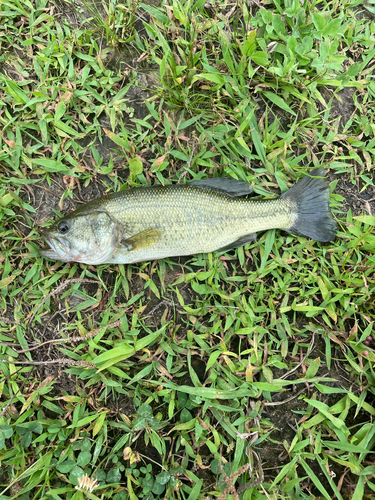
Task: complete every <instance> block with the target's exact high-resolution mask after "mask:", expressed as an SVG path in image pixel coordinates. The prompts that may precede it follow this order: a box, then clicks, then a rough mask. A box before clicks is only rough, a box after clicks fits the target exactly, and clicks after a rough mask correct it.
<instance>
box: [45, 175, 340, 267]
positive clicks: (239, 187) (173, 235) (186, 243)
mask: <svg viewBox="0 0 375 500" xmlns="http://www.w3.org/2000/svg"><path fill="white" fill-rule="evenodd" d="M313 175H314V176H316V175H320V171H319V172H318V171H314V172H313ZM293 191H294V192H293ZM250 192H251V188H250V186H249V185H248V184H247V183H244V182H242V181H236V180H234V179H228V178H215V179H207V180H205V181H198V182H195V183H194V182H193V183H188V184H178V185H168V186H153V187H143V188H134V189H131V190H128V191H122V192H119V193H114V194H111V195H108V196H104V197H102V198H100V199H98V200H94V201H92V202H90V203H88V204H87V205H84V206H82V207H80V208H79V209H78V210H76V211H75V212H72V213H71V214H69V215H68V216H66V217H64V218H62V219H60V220H59V221H57V222H56V223H55V224H54V225H53V226H52V228H50V229H49V230H48V232H47V233H46V239H47V241H48V242H49V244H50V246H51V250H46V251H43V252H42V255H44V256H45V257H47V258H52V259H59V260H63V261H77V262H84V263H87V264H102V263H122V264H128V263H132V262H138V261H143V260H153V259H161V258H165V257H173V256H180V255H191V254H196V253H208V252H214V251H216V250H224V249H230V248H236V247H238V246H241V245H244V244H245V243H247V242H249V241H251V240H252V239H254V238H255V236H256V234H255V233H256V232H257V231H262V230H266V229H271V228H279V229H284V230H286V231H290V232H294V233H297V234H305V235H307V236H312V237H313V238H315V239H320V240H321V241H327V240H329V239H332V238H333V237H334V228H335V226H334V222H333V220H332V218H331V215H330V213H329V209H328V196H329V190H328V186H327V184H326V183H325V180H324V179H316V178H315V179H314V178H310V177H305V178H304V179H303V180H302V181H300V182H299V183H297V184H296V185H295V186H293V187H292V188H291V189H290V190H289V191H287V192H286V193H284V194H283V195H282V196H281V197H280V198H279V199H275V200H260V201H255V200H252V199H251V198H250V197H249V196H247V195H248V194H249V193H250ZM327 193H328V194H327ZM306 196H307V198H306ZM306 199H307V219H308V220H307V221H306V220H305V219H306V215H304V211H303V206H304V200H306ZM305 204H306V203H305ZM306 223H308V225H310V228H309V229H308V230H306V227H305V226H306ZM309 233H311V234H309Z"/></svg>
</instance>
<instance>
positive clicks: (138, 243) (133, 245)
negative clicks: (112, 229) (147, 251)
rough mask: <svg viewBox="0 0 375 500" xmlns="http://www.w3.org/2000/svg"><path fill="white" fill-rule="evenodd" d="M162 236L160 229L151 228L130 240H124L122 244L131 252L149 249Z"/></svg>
mask: <svg viewBox="0 0 375 500" xmlns="http://www.w3.org/2000/svg"><path fill="white" fill-rule="evenodd" d="M160 236H161V231H160V229H158V228H156V227H149V228H147V229H145V230H144V231H141V232H140V233H138V234H135V235H134V236H131V237H130V238H126V239H122V240H121V241H120V244H121V245H122V246H123V247H125V248H126V249H127V250H129V252H132V251H133V250H139V249H141V248H148V247H151V246H152V245H154V244H155V243H156V242H157V241H158V239H159V237H160Z"/></svg>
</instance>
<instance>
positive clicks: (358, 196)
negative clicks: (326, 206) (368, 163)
mask: <svg viewBox="0 0 375 500" xmlns="http://www.w3.org/2000/svg"><path fill="white" fill-rule="evenodd" d="M371 176H372V180H373V182H374V184H375V174H374V173H372V174H371V172H370V173H369V177H371ZM333 178H334V176H333V175H331V176H330V179H333ZM335 193H337V194H340V195H341V196H342V197H343V198H344V201H343V202H342V212H343V213H344V214H346V213H347V212H348V210H349V209H351V211H352V214H353V215H355V216H356V215H361V214H366V215H375V186H367V187H364V185H363V182H362V180H360V179H359V178H357V180H356V183H355V184H353V183H352V182H351V181H350V180H346V179H344V178H342V177H341V176H340V178H339V181H338V183H337V185H336V188H335Z"/></svg>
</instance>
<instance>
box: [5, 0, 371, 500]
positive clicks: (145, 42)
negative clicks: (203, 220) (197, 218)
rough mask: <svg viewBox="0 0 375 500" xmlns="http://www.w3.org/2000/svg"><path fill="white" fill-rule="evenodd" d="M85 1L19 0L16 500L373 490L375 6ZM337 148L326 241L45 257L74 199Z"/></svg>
mask: <svg viewBox="0 0 375 500" xmlns="http://www.w3.org/2000/svg"><path fill="white" fill-rule="evenodd" d="M262 5H263V4H262ZM73 6H74V4H72V3H66V4H63V6H62V7H61V6H60V8H58V6H54V4H53V3H52V2H50V1H48V0H35V1H31V0H22V1H21V0H2V2H1V3H0V228H1V229H0V230H1V236H2V237H1V255H0V273H1V274H0V316H1V318H0V353H1V354H0V500H5V499H10V498H12V499H13V498H14V499H16V498H17V499H19V500H28V499H35V500H36V499H38V500H39V499H46V500H47V499H51V500H60V499H63V498H64V499H65V498H66V499H72V500H81V499H83V498H89V499H92V500H94V499H98V498H100V499H105V498H111V499H113V500H128V499H129V500H135V499H137V498H140V499H150V500H151V499H153V498H166V499H183V500H203V499H204V498H220V500H224V498H229V499H230V498H233V499H234V498H238V495H240V497H242V498H244V500H251V499H257V500H258V499H264V500H266V499H272V500H274V499H275V500H276V499H277V500H279V499H280V500H281V499H282V500H292V499H305V498H306V499H310V498H317V499H331V498H337V499H338V500H341V499H354V500H361V499H362V498H372V497H373V495H374V491H375V481H374V477H375V467H374V465H373V464H374V459H373V451H372V450H373V448H374V442H375V427H374V425H373V421H374V416H375V410H374V394H375V388H374V378H375V375H374V366H375V364H374V361H375V353H374V349H373V348H374V341H373V340H372V341H371V342H368V341H367V340H366V339H367V338H368V337H372V339H374V335H375V333H374V321H375V278H374V276H375V255H374V249H375V232H374V226H375V214H374V211H373V208H372V207H374V202H373V200H372V199H371V196H373V195H374V192H375V191H374V189H375V188H374V185H375V184H374V183H375V176H374V168H373V162H374V150H375V149H374V145H375V137H374V130H375V129H374V106H373V102H374V97H375V83H374V81H373V73H374V56H375V39H374V35H373V33H374V31H375V28H374V21H373V13H374V12H373V11H374V8H373V6H372V4H368V5H367V6H365V5H362V4H361V3H360V2H350V1H349V2H345V3H344V2H333V1H324V2H320V3H318V2H304V3H303V2H298V1H294V0H293V1H285V2H281V3H279V2H278V1H276V0H272V1H269V2H267V3H265V4H264V5H263V6H262V7H259V6H258V4H257V3H254V4H251V7H249V5H248V3H246V2H243V1H239V2H237V3H230V2H226V1H223V2H217V3H214V2H212V3H206V2H204V1H203V0H198V1H196V2H193V1H187V2H179V1H178V0H173V1H172V2H171V3H168V4H165V5H164V4H163V5H161V6H160V7H155V6H149V5H146V4H136V3H134V2H126V3H119V2H118V3H116V2H115V1H114V0H112V1H110V2H109V3H106V4H103V5H96V6H93V5H92V4H91V3H90V2H89V1H88V0H85V2H84V4H83V5H80V6H79V7H77V8H76V9H77V10H76V11H74V9H73ZM320 165H323V166H325V168H326V170H329V172H330V179H331V180H332V184H331V185H332V191H333V190H334V189H335V190H336V192H334V191H333V193H332V198H331V200H332V210H333V213H334V215H335V217H336V219H337V221H338V233H337V239H336V240H335V241H334V242H331V243H329V244H324V245H322V244H319V243H317V242H313V241H309V240H306V239H305V238H303V237H294V236H291V235H287V234H285V233H282V232H280V231H269V232H267V233H262V234H259V235H258V239H257V240H256V241H254V242H253V243H251V244H249V245H247V246H246V247H244V248H239V249H237V250H235V251H231V252H229V253H223V252H221V253H216V254H212V255H211V254H210V255H204V256H202V255H196V256H192V257H189V258H183V259H178V258H175V259H165V260H163V261H158V262H144V263H140V264H137V265H128V266H123V265H119V266H98V267H93V266H85V265H79V264H74V263H70V264H62V263H53V262H51V261H44V260H43V259H42V258H41V257H40V256H39V255H38V248H39V245H40V244H41V236H40V234H41V231H42V229H43V226H45V225H47V224H48V223H49V220H50V219H51V217H53V215H54V214H56V213H57V214H59V213H63V212H65V211H66V210H70V209H71V208H72V207H73V204H72V203H71V200H74V202H75V203H80V202H82V201H88V200H89V199H92V198H93V197H95V196H98V194H99V193H106V192H112V191H117V190H119V189H121V188H123V189H126V188H127V186H128V185H129V186H140V185H147V184H153V183H171V182H178V181H180V182H184V181H188V180H192V179H199V178H205V177H212V176H225V175H226V176H232V177H236V178H240V179H243V180H246V181H248V182H249V183H251V184H252V186H253V188H254V192H255V194H256V195H262V196H272V195H273V194H277V193H280V191H284V190H285V189H287V187H288V186H290V185H292V184H293V183H295V182H296V180H297V179H298V178H300V177H302V176H303V175H304V174H305V173H306V172H308V171H309V170H311V169H312V168H313V167H316V166H320ZM343 181H345V182H346V184H344V183H343ZM358 200H359V203H360V204H358V203H357V202H358ZM84 475H87V476H88V479H87V485H86V486H84V485H83V482H82V481H84V480H82V477H83V476H84ZM94 480H95V481H96V482H94ZM248 482H251V483H252V484H253V485H254V486H249V485H247V486H246V487H245V485H246V483H248ZM257 483H258V484H257ZM90 484H91V486H92V488H91V490H92V491H90V487H89V486H90ZM76 487H77V488H76Z"/></svg>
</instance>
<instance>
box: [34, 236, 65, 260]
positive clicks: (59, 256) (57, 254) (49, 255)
mask: <svg viewBox="0 0 375 500" xmlns="http://www.w3.org/2000/svg"><path fill="white" fill-rule="evenodd" d="M43 236H44V238H45V240H46V241H47V243H48V245H49V246H50V248H46V249H43V250H39V254H40V255H41V256H42V257H44V258H45V259H51V260H65V259H66V258H67V257H68V255H69V252H70V245H69V242H67V241H64V240H63V238H61V237H59V236H54V235H52V234H49V233H47V232H46V233H44V234H43Z"/></svg>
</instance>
